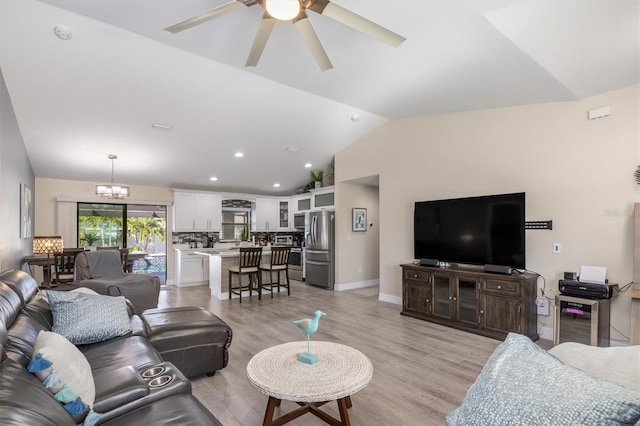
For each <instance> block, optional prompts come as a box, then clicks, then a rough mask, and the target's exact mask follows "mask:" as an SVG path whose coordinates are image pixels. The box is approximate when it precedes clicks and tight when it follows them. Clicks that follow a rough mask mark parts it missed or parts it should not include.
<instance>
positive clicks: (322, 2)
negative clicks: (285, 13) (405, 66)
mask: <svg viewBox="0 0 640 426" xmlns="http://www.w3.org/2000/svg"><path fill="white" fill-rule="evenodd" d="M308 9H311V10H313V11H314V12H316V13H319V14H321V15H324V16H327V17H329V18H331V19H333V20H336V21H338V22H340V23H342V24H344V25H346V26H348V27H351V28H353V29H354V30H357V31H360V32H361V33H363V34H366V35H368V36H371V37H373V38H376V39H378V40H380V41H381V42H383V43H386V44H388V45H390V46H393V47H398V46H400V45H401V44H402V42H403V41H405V40H406V38H404V37H402V36H401V35H398V34H396V33H394V32H393V31H390V30H388V29H386V28H384V27H382V26H380V25H378V24H376V23H375V22H372V21H370V20H368V19H367V18H364V17H362V16H360V15H358V14H357V13H354V12H352V11H350V10H349V9H345V8H344V7H342V6H338V5H337V4H335V3H333V2H331V1H329V0H316V1H314V2H313V3H312V4H311V5H309V7H308Z"/></svg>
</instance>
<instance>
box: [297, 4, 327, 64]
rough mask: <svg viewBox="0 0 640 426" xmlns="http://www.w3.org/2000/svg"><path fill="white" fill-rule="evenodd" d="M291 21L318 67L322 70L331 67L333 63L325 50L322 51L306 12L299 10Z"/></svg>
mask: <svg viewBox="0 0 640 426" xmlns="http://www.w3.org/2000/svg"><path fill="white" fill-rule="evenodd" d="M293 23H294V24H295V26H296V28H297V29H298V31H299V32H300V35H301V36H302V39H303V40H304V42H305V44H306V45H307V47H308V48H309V50H310V51H311V54H312V55H313V59H315V60H316V62H317V63H318V66H319V67H320V69H321V70H322V71H326V70H328V69H331V68H333V65H331V61H330V60H329V57H328V56H327V52H325V51H324V48H323V47H322V44H321V43H320V39H319V38H318V34H316V31H315V30H314V29H313V26H312V25H311V21H309V18H308V17H307V14H306V13H304V12H301V13H300V15H298V17H297V18H296V19H294V20H293Z"/></svg>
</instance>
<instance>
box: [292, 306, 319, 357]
mask: <svg viewBox="0 0 640 426" xmlns="http://www.w3.org/2000/svg"><path fill="white" fill-rule="evenodd" d="M323 315H327V314H325V313H324V312H322V311H316V312H315V314H314V316H313V319H311V318H305V319H301V320H298V321H294V322H293V323H294V324H295V325H296V327H298V328H299V329H300V330H302V331H303V332H304V333H305V334H306V335H307V352H304V353H301V354H299V355H298V361H300V362H304V363H305V364H311V365H313V364H315V363H316V362H318V357H317V355H314V354H312V353H311V350H310V345H311V342H310V340H311V339H310V336H311V335H312V334H313V333H315V332H316V331H318V323H319V322H320V317H321V316H323Z"/></svg>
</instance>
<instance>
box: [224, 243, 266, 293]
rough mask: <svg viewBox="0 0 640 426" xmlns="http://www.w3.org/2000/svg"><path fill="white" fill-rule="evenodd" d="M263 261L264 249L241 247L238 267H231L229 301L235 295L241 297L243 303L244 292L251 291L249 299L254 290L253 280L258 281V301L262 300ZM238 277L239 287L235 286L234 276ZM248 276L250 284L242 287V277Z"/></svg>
mask: <svg viewBox="0 0 640 426" xmlns="http://www.w3.org/2000/svg"><path fill="white" fill-rule="evenodd" d="M261 259H262V247H241V248H240V258H239V261H238V265H234V266H230V267H229V300H231V297H232V295H233V294H237V295H238V296H239V297H240V303H242V291H244V290H249V298H251V292H252V291H253V290H254V288H255V287H254V283H253V281H252V278H255V279H256V281H257V290H258V299H259V300H262V278H261V277H260V260H261ZM234 275H238V286H237V287H234V286H233V276H234ZM244 275H247V276H248V277H249V283H248V284H247V285H246V286H245V285H242V277H243V276H244Z"/></svg>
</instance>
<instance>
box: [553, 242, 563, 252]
mask: <svg viewBox="0 0 640 426" xmlns="http://www.w3.org/2000/svg"><path fill="white" fill-rule="evenodd" d="M553 252H554V253H555V254H560V253H561V252H562V244H560V243H553Z"/></svg>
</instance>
